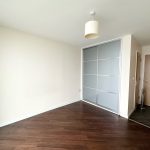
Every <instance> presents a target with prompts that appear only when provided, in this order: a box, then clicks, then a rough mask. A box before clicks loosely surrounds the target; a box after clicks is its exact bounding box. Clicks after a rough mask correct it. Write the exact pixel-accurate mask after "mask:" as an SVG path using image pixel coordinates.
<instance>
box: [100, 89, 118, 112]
mask: <svg viewBox="0 0 150 150" xmlns="http://www.w3.org/2000/svg"><path fill="white" fill-rule="evenodd" d="M97 103H98V104H99V105H101V106H103V107H106V108H109V109H111V110H113V111H114V112H116V113H117V112H118V94H112V93H105V92H99V93H98V99H97Z"/></svg>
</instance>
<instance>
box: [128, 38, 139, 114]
mask: <svg viewBox="0 0 150 150" xmlns="http://www.w3.org/2000/svg"><path fill="white" fill-rule="evenodd" d="M137 52H139V53H140V54H141V52H142V48H141V46H140V44H139V43H138V42H137V41H136V39H135V38H134V37H133V36H132V38H131V58H130V80H129V104H128V116H130V115H131V113H132V112H133V111H134V110H135V105H136V102H135V90H136V65H137V64H136V63H137Z"/></svg>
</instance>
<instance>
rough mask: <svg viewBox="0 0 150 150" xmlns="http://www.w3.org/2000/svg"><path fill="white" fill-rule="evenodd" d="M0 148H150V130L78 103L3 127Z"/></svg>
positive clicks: (33, 149)
mask: <svg viewBox="0 0 150 150" xmlns="http://www.w3.org/2000/svg"><path fill="white" fill-rule="evenodd" d="M0 150H150V129H149V128H146V127H143V126H140V125H138V124H136V123H134V122H131V121H128V120H126V119H124V118H121V117H119V116H117V115H115V114H112V113H109V112H107V111H105V110H102V109H100V108H97V107H95V106H91V105H89V104H87V103H85V102H76V103H73V104H70V105H68V106H65V107H61V108H58V109H55V110H52V111H49V112H46V113H43V114H41V115H38V116H35V117H32V118H30V119H26V120H24V121H20V122H18V123H14V124H12V125H9V126H6V127H2V128H0Z"/></svg>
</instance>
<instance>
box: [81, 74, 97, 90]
mask: <svg viewBox="0 0 150 150" xmlns="http://www.w3.org/2000/svg"><path fill="white" fill-rule="evenodd" d="M83 86H84V87H90V88H95V89H96V88H97V76H96V75H85V76H84V78H83Z"/></svg>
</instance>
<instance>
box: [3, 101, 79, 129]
mask: <svg viewBox="0 0 150 150" xmlns="http://www.w3.org/2000/svg"><path fill="white" fill-rule="evenodd" d="M78 101H80V100H76V101H71V102H69V103H62V104H59V105H57V106H54V107H51V108H49V109H48V110H45V111H42V112H40V113H35V114H32V115H27V116H23V117H22V118H17V119H15V120H10V121H7V122H3V123H0V128H1V127H4V126H7V125H10V124H12V123H16V122H18V121H22V120H25V119H28V118H31V117H34V116H36V115H39V114H42V113H45V112H48V111H50V110H53V109H56V108H59V107H63V106H66V105H69V104H72V103H75V102H78Z"/></svg>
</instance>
